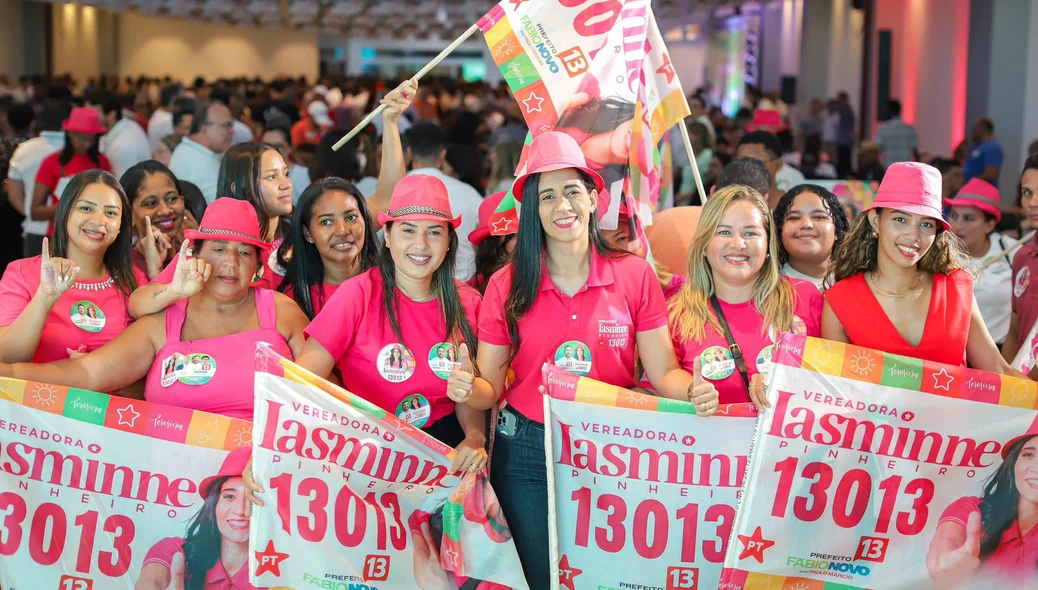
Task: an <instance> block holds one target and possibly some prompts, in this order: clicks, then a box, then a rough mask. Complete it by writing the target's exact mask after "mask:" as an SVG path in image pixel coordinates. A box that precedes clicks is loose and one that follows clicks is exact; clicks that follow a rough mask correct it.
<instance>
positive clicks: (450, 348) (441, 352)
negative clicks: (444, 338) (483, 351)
mask: <svg viewBox="0 0 1038 590" xmlns="http://www.w3.org/2000/svg"><path fill="white" fill-rule="evenodd" d="M460 366H461V361H460V360H459V359H458V349H457V347H455V346H454V345H453V344H451V343H450V342H440V343H438V344H434V345H433V347H432V348H430V349H429V368H430V369H432V372H433V373H435V374H436V376H437V377H439V378H440V379H447V378H449V377H450V376H451V371H453V370H454V368H455V367H460Z"/></svg>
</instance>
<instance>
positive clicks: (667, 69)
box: [656, 53, 674, 84]
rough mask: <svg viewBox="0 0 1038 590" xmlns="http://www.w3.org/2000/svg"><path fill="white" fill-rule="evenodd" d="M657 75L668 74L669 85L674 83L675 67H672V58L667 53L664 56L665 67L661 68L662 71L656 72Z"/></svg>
mask: <svg viewBox="0 0 1038 590" xmlns="http://www.w3.org/2000/svg"><path fill="white" fill-rule="evenodd" d="M656 73H657V74H666V75H667V84H670V83H671V82H673V81H674V66H673V65H671V63H670V56H669V55H667V54H666V53H664V54H663V65H662V66H660V69H658V70H656Z"/></svg>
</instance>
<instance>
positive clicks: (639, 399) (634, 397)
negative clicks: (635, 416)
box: [624, 390, 649, 406]
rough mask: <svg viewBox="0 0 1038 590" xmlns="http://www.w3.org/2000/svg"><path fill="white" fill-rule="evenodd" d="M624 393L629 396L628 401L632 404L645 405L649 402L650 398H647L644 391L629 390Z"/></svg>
mask: <svg viewBox="0 0 1038 590" xmlns="http://www.w3.org/2000/svg"><path fill="white" fill-rule="evenodd" d="M624 394H625V396H626V398H627V402H628V403H630V404H631V405H632V406H643V405H645V404H647V403H649V400H648V398H646V397H645V394H643V393H638V392H637V391H630V390H628V391H625V392H624Z"/></svg>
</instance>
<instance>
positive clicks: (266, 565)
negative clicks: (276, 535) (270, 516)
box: [253, 539, 288, 578]
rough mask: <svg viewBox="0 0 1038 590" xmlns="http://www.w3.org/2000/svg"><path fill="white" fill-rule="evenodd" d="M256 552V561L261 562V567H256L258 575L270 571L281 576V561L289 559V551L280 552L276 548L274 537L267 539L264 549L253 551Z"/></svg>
mask: <svg viewBox="0 0 1038 590" xmlns="http://www.w3.org/2000/svg"><path fill="white" fill-rule="evenodd" d="M253 553H255V554H256V561H258V562H259V567H257V568H256V576H257V577H258V576H262V575H263V574H265V573H267V572H270V573H272V574H274V575H275V576H276V577H279V578H280V577H281V562H282V561H285V560H286V559H288V554H287V553H278V551H277V550H276V549H274V541H273V539H272V540H270V541H267V548H266V549H264V550H263V551H253Z"/></svg>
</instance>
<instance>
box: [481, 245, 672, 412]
mask: <svg viewBox="0 0 1038 590" xmlns="http://www.w3.org/2000/svg"><path fill="white" fill-rule="evenodd" d="M512 270H513V265H512V264H508V265H507V266H505V267H504V268H502V269H501V270H499V271H497V272H496V273H494V276H493V277H491V278H490V283H489V284H488V285H487V290H486V294H485V295H484V297H485V300H484V302H483V310H482V312H481V313H480V317H479V340H480V342H485V343H488V344H494V345H497V346H510V345H511V339H510V338H509V336H508V326H507V324H506V322H505V301H506V300H507V299H508V291H509V288H510V287H511V284H512ZM666 325H667V306H666V304H665V303H664V301H663V292H662V291H661V290H660V282H659V279H657V278H656V275H655V273H653V271H652V267H650V266H649V263H647V262H645V261H644V260H642V259H641V258H638V257H637V256H634V255H625V256H621V257H619V258H608V257H604V256H601V255H600V254H598V253H597V252H596V251H595V250H594V249H593V248H592V253H591V272H590V274H589V275H588V278H587V282H586V283H585V284H584V286H583V287H581V288H580V290H579V291H577V292H576V293H575V294H574V295H573V297H568V296H566V295H565V294H563V293H562V292H561V291H559V289H558V288H557V287H556V286H555V283H553V282H552V280H551V275H549V274H548V269H547V267H546V266H545V267H544V270H543V271H542V274H541V286H540V292H539V293H538V294H537V297H536V300H535V301H534V303H533V306H532V307H531V308H530V310H529V311H527V312H526V315H525V316H524V317H523V318H522V319H520V320H519V343H520V346H519V351H518V353H517V354H516V356H515V359H514V360H513V361H512V370H513V371H514V372H515V382H513V383H512V384H511V386H509V387H508V388H507V389H506V390H505V393H504V399H505V400H506V401H507V402H508V403H509V404H510V405H511V406H513V407H514V408H515V409H516V410H517V411H519V412H520V413H521V414H522V415H524V416H526V417H527V418H529V419H530V420H535V421H537V422H542V423H543V422H544V408H543V405H542V403H543V402H542V397H541V393H540V392H539V391H538V390H537V386H538V385H540V384H541V367H542V366H543V364H544V363H545V362H546V361H547V362H553V363H555V365H557V366H560V367H562V368H564V369H566V370H568V371H571V372H574V373H576V374H578V375H582V376H587V377H591V378H592V379H597V380H598V381H604V382H606V383H612V384H613V385H618V386H620V387H632V386H634V348H635V333H637V332H647V331H649V330H654V329H656V328H659V327H663V326H666Z"/></svg>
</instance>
